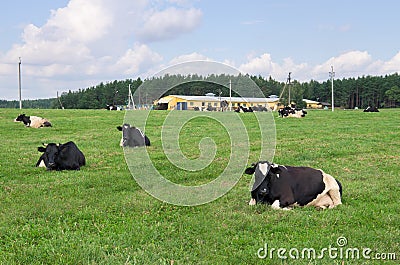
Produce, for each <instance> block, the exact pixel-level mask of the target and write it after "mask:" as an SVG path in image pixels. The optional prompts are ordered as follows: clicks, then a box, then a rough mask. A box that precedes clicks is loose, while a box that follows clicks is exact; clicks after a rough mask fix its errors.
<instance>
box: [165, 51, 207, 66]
mask: <svg viewBox="0 0 400 265" xmlns="http://www.w3.org/2000/svg"><path fill="white" fill-rule="evenodd" d="M191 61H212V59H211V58H208V57H207V56H205V55H203V54H200V53H197V52H193V53H190V54H182V55H179V56H177V57H175V58H173V59H172V60H171V61H170V62H169V65H175V64H179V63H185V62H191Z"/></svg>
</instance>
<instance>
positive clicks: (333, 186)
mask: <svg viewBox="0 0 400 265" xmlns="http://www.w3.org/2000/svg"><path fill="white" fill-rule="evenodd" d="M319 171H321V173H322V181H323V182H324V184H325V189H324V190H323V191H322V193H320V194H318V196H317V198H315V199H314V200H312V201H311V202H309V203H308V204H307V205H312V206H315V207H318V208H321V209H325V208H333V207H335V206H338V205H340V204H342V200H341V198H340V192H339V185H338V184H337V181H336V180H335V178H334V177H332V176H331V175H329V174H326V173H325V172H324V171H322V170H321V169H319Z"/></svg>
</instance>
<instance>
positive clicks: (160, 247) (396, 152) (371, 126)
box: [0, 109, 400, 265]
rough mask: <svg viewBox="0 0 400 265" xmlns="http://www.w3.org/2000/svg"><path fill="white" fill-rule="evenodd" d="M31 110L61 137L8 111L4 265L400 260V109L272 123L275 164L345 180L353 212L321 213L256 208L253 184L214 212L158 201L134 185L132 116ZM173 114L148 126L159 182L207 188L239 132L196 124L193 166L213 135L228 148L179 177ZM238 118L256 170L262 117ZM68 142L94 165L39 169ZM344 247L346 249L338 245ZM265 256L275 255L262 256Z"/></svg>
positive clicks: (0, 128)
mask: <svg viewBox="0 0 400 265" xmlns="http://www.w3.org/2000/svg"><path fill="white" fill-rule="evenodd" d="M23 112H24V113H26V114H27V115H35V116H42V117H45V118H48V119H49V120H50V121H51V122H52V123H53V127H52V128H40V129H33V128H25V127H24V125H23V124H22V123H14V122H13V119H14V118H15V117H16V116H17V115H18V114H19V113H20V110H17V109H0V139H1V152H0V264H170V265H172V264H174V265H176V264H382V263H383V264H398V262H399V260H400V211H399V206H398V205H399V194H400V185H399V184H400V110H398V109H393V110H392V109H390V110H389V109H388V110H386V109H383V110H381V112H379V113H363V112H362V111H361V110H357V111H356V110H336V111H335V112H333V113H332V112H331V111H309V112H308V115H307V116H306V117H305V118H304V119H294V118H293V119H291V118H286V119H282V118H278V117H277V113H274V116H275V125H276V137H277V138H276V150H275V157H274V162H275V163H279V164H286V165H297V166H300V165H301V166H310V167H315V168H321V169H323V170H324V171H325V172H327V173H329V174H331V175H332V176H334V177H336V178H338V179H339V180H340V181H341V183H342V185H343V200H342V201H343V205H341V206H339V207H337V208H334V209H331V210H323V211H318V210H316V209H314V208H295V209H294V210H292V211H276V210H272V209H271V208H270V207H266V206H265V205H257V206H252V207H250V206H249V205H248V201H249V199H250V192H249V182H250V181H251V176H248V175H243V176H242V177H241V179H240V180H239V182H238V183H237V184H236V186H235V187H234V188H233V189H232V190H230V191H229V192H228V193H227V194H226V195H224V196H222V197H221V198H219V199H217V200H215V201H213V202H211V203H208V204H204V205H200V206H191V207H185V206H175V205H171V204H168V203H165V202H162V201H159V200H157V199H155V198H153V197H152V196H150V195H149V194H148V193H147V192H146V191H144V190H143V189H142V188H141V187H140V186H139V185H138V184H137V183H136V182H135V180H134V178H133V177H132V175H131V173H130V171H129V169H128V166H127V164H126V161H125V157H124V152H123V150H122V148H121V147H120V146H119V141H120V138H121V133H120V132H119V131H117V129H116V126H118V125H121V124H122V122H123V120H124V114H125V113H124V112H110V111H106V110H36V109H31V110H24V111H23ZM167 115H168V112H167V111H154V112H151V115H150V117H149V120H148V123H147V127H146V135H147V136H148V137H149V138H150V140H151V141H152V146H150V147H148V149H147V150H148V153H149V154H150V157H151V159H152V161H153V162H154V164H155V166H156V168H157V169H158V170H159V172H160V173H161V174H162V175H164V176H165V177H166V178H167V179H169V180H171V181H173V182H176V183H181V184H184V185H197V184H203V183H207V182H209V181H210V180H212V179H213V178H215V177H216V176H217V175H219V174H220V173H221V172H222V170H223V168H224V167H225V166H226V165H227V164H228V160H229V153H230V149H229V148H230V142H229V133H228V132H227V131H226V130H224V128H223V127H222V126H221V125H220V124H218V123H217V122H215V121H213V120H212V119H209V118H198V119H193V120H191V121H190V122H188V123H186V124H185V126H183V127H182V131H181V132H180V147H181V149H182V153H183V154H184V155H185V156H187V157H188V158H190V159H195V158H196V157H198V156H199V154H200V152H199V149H198V143H199V141H200V140H201V139H203V138H204V137H211V138H212V139H213V140H214V142H215V144H216V146H217V148H218V149H217V152H216V157H215V159H214V161H213V163H212V164H211V165H210V166H209V167H207V168H205V169H203V170H202V171H201V172H186V171H183V170H179V169H177V168H176V167H175V166H173V165H171V163H169V161H168V159H167V158H166V156H165V154H164V153H163V150H162V142H161V133H160V130H161V127H162V125H163V120H164V119H165V117H166V116H167ZM236 115H240V116H241V118H242V119H243V122H244V124H245V126H246V128H248V129H249V130H248V131H249V139H250V143H251V147H250V162H256V160H257V158H258V152H259V151H260V150H259V149H260V147H259V140H258V137H259V132H258V131H257V126H254V124H255V118H254V115H253V114H251V113H242V114H236ZM265 115H269V114H267V113H265ZM67 141H74V142H75V143H76V144H77V145H78V147H79V148H80V149H81V150H82V152H83V153H84V154H85V156H86V161H87V165H86V166H84V167H82V168H81V170H80V171H60V172H57V171H46V170H45V169H43V168H35V163H36V161H37V160H38V158H39V156H40V153H39V152H38V151H37V147H38V146H40V145H41V143H42V142H56V143H64V142H67ZM338 238H341V239H343V238H346V240H347V243H344V244H342V243H340V244H341V245H338V242H337V240H338ZM266 246H267V248H266ZM310 248H312V249H315V250H316V255H317V257H316V258H315V259H309V258H308V257H304V258H303V257H301V252H302V250H303V249H310ZM333 248H336V250H335V249H333ZM266 249H267V254H268V255H264V257H262V256H263V254H265V252H264V250H266ZM278 249H281V250H279V251H278ZM293 249H294V250H293ZM296 249H297V250H298V251H299V252H300V253H296ZM348 249H350V250H351V251H354V250H355V249H357V250H359V258H358V259H357V258H356V256H352V255H349V256H348V257H346V255H345V253H346V251H347V250H348ZM365 249H369V250H370V251H369V252H368V251H367V253H366V255H367V256H369V257H370V259H368V258H365V257H363V256H362V251H363V250H365ZM285 250H286V251H285ZM271 251H272V252H271ZM329 251H331V253H329ZM257 253H258V254H259V255H257ZM321 253H322V254H323V255H322V254H321ZM391 253H395V255H396V259H397V260H394V261H393V260H385V261H382V259H390V258H391V257H393V256H392V254H391ZM297 254H298V255H300V256H298V255H297ZM329 254H331V256H330V255H329ZM335 254H336V255H335ZM364 254H365V253H364ZM290 255H291V256H290ZM296 255H297V259H295V258H292V256H293V257H295V256H296ZM259 256H261V258H260V257H259ZM280 257H286V259H281V258H280ZM378 258H381V259H378Z"/></svg>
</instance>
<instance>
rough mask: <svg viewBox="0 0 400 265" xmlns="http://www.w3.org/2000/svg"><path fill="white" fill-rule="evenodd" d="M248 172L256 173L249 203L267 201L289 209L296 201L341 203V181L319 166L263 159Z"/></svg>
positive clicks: (326, 204) (302, 203)
mask: <svg viewBox="0 0 400 265" xmlns="http://www.w3.org/2000/svg"><path fill="white" fill-rule="evenodd" d="M245 173H246V174H249V175H252V174H254V177H255V181H254V185H253V188H252V190H251V200H250V202H249V205H255V204H256V203H267V204H270V205H271V206H272V208H273V209H284V210H289V209H291V207H293V206H297V205H298V206H308V205H311V206H315V207H317V208H320V209H325V208H333V207H335V206H337V205H339V204H342V201H341V197H342V185H341V184H340V182H339V181H337V180H336V179H335V178H333V177H332V176H331V175H329V174H326V173H325V172H323V171H322V170H320V169H313V168H309V167H291V166H282V165H277V164H273V163H270V162H268V161H260V162H257V163H254V164H252V166H251V167H249V168H247V169H246V170H245Z"/></svg>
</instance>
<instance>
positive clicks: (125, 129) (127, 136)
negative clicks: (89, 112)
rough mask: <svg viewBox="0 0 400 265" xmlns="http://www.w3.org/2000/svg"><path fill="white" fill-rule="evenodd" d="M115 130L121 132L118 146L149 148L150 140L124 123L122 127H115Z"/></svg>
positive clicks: (136, 129) (138, 130) (137, 129)
mask: <svg viewBox="0 0 400 265" xmlns="http://www.w3.org/2000/svg"><path fill="white" fill-rule="evenodd" d="M117 129H118V131H122V138H121V143H120V146H122V147H125V146H129V147H137V146H145V145H146V146H150V139H149V138H148V137H147V136H146V135H144V133H143V132H142V131H141V130H140V129H139V128H136V127H131V126H130V125H129V124H127V123H125V124H124V125H122V126H117Z"/></svg>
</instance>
